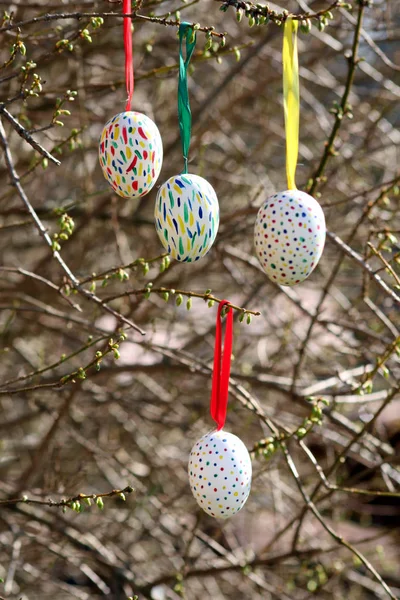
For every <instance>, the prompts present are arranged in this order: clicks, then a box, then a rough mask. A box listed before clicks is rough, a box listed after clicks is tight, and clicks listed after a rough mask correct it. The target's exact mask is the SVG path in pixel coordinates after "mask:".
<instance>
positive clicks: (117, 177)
mask: <svg viewBox="0 0 400 600" xmlns="http://www.w3.org/2000/svg"><path fill="white" fill-rule="evenodd" d="M99 159H100V166H101V168H102V171H103V175H104V177H105V178H106V180H107V181H108V183H109V184H110V185H111V187H112V188H113V190H114V191H115V192H116V193H117V194H118V195H119V196H122V198H139V197H140V196H144V195H145V194H147V193H148V192H149V191H150V190H151V188H152V187H153V186H154V184H155V183H156V181H157V179H158V176H159V174H160V171H161V165H162V160H163V147H162V140H161V136H160V132H159V131H158V128H157V126H156V124H155V123H154V122H153V121H152V120H151V119H149V117H146V115H143V114H142V113H139V112H134V111H128V112H123V113H120V114H118V115H115V117H113V118H112V119H110V120H109V121H108V123H107V124H106V125H105V127H104V129H103V131H102V134H101V137H100V145H99Z"/></svg>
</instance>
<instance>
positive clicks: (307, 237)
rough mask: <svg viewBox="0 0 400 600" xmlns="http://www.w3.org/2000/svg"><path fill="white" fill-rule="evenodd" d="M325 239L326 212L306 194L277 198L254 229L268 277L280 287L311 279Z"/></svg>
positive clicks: (267, 204) (266, 206)
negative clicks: (309, 277)
mask: <svg viewBox="0 0 400 600" xmlns="http://www.w3.org/2000/svg"><path fill="white" fill-rule="evenodd" d="M325 237H326V225H325V217H324V213H323V210H322V208H321V206H320V205H319V204H318V202H317V201H316V200H315V199H314V198H313V197H312V196H310V195H309V194H306V193H305V192H301V191H299V190H287V191H286V192H280V193H279V194H274V195H273V196H270V197H269V198H268V199H267V200H266V201H265V202H264V204H263V205H262V206H261V208H260V210H259V211H258V215H257V219H256V224H255V228H254V244H255V250H256V254H257V258H258V260H259V261H260V264H261V267H262V269H263V271H265V273H266V274H267V275H268V277H269V278H270V279H271V280H272V281H274V282H275V283H278V284H280V285H296V284H298V283H301V282H302V281H304V280H305V279H307V277H308V276H309V275H310V274H311V273H312V272H313V270H314V269H315V267H316V266H317V264H318V262H319V259H320V258H321V255H322V252H323V250H324V245H325Z"/></svg>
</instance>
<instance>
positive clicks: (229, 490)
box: [188, 429, 252, 519]
mask: <svg viewBox="0 0 400 600" xmlns="http://www.w3.org/2000/svg"><path fill="white" fill-rule="evenodd" d="M251 472H252V470H251V460H250V455H249V453H248V452H247V448H246V446H245V445H244V444H243V442H242V440H240V439H239V438H238V437H237V436H236V435H233V433H227V432H226V431H223V430H222V429H221V430H220V431H216V430H213V431H210V432H209V433H206V434H205V435H203V437H202V438H200V439H199V441H198V442H196V444H195V445H194V446H193V448H192V451H191V453H190V457H189V465H188V473H189V483H190V488H191V490H192V494H193V496H194V497H195V500H196V502H197V504H198V505H199V506H200V507H201V508H202V509H203V510H204V511H205V512H206V513H207V514H209V515H211V516H212V517H215V518H216V519H227V518H228V517H232V516H233V515H235V514H236V513H237V512H238V511H239V510H240V509H241V508H242V507H243V505H244V503H245V502H246V500H247V498H248V496H249V493H250V487H251Z"/></svg>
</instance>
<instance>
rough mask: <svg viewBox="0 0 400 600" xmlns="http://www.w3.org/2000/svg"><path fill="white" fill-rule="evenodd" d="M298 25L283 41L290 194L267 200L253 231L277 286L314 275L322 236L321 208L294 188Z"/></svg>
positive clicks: (259, 253) (264, 264)
mask: <svg viewBox="0 0 400 600" xmlns="http://www.w3.org/2000/svg"><path fill="white" fill-rule="evenodd" d="M297 27H298V23H297V21H293V20H292V19H291V18H288V19H287V20H286V22H285V28H284V38H283V91H284V112H285V132H286V175H287V181H288V190H287V191H285V192H280V193H279V194H275V195H273V196H270V197H269V198H267V200H266V201H265V202H264V204H263V205H262V206H261V208H260V210H259V211H258V215H257V219H256V224H255V229H254V243H255V249H256V254H257V258H258V260H259V261H260V264H261V266H262V268H263V270H264V271H265V273H266V274H267V275H268V277H269V278H270V279H272V281H274V282H275V283H278V284H280V285H296V284H297V283H301V282H302V281H304V280H305V279H306V278H307V277H308V276H309V275H310V273H312V271H313V270H314V269H315V267H316V266H317V264H318V261H319V259H320V258H321V255H322V252H323V249H324V244H325V236H326V226H325V217H324V213H323V211H322V208H321V206H320V205H319V204H318V202H317V201H316V200H315V199H314V198H313V197H312V196H310V195H309V194H306V193H305V192H301V191H299V190H298V189H297V188H296V184H295V173H296V165H297V156H298V148H299V115H300V101H299V71H298V69H299V67H298V54H297Z"/></svg>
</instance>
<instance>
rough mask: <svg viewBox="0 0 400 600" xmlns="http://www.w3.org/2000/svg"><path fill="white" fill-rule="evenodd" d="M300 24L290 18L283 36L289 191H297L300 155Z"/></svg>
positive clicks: (284, 104) (284, 103)
mask: <svg viewBox="0 0 400 600" xmlns="http://www.w3.org/2000/svg"><path fill="white" fill-rule="evenodd" d="M297 28H298V22H297V21H293V19H291V18H288V19H286V21H285V27H284V35H283V52H282V60H283V97H284V99H283V107H284V112H285V133H286V177H287V182H288V189H289V190H295V189H297V188H296V183H295V175H296V166H297V156H298V153H299V116H300V99H299V58H298V53H297Z"/></svg>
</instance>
